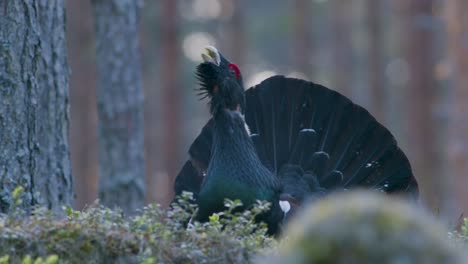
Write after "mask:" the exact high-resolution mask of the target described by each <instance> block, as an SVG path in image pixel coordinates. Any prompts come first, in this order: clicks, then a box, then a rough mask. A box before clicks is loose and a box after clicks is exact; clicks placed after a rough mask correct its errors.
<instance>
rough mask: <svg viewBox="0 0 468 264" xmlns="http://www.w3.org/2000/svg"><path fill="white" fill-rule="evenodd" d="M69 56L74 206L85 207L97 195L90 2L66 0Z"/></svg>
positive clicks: (96, 142)
mask: <svg viewBox="0 0 468 264" xmlns="http://www.w3.org/2000/svg"><path fill="white" fill-rule="evenodd" d="M67 18H68V19H67V23H68V33H67V39H68V47H69V49H68V50H69V57H70V67H71V68H72V75H71V76H70V105H71V113H70V114H71V118H70V144H71V147H70V148H71V159H72V169H73V175H74V178H75V191H76V200H75V203H74V205H75V208H77V209H82V208H83V207H84V206H85V205H87V204H90V203H92V202H93V201H94V200H96V198H97V182H98V154H97V153H98V147H97V145H98V141H97V109H96V108H97V104H96V65H95V53H93V52H89V51H90V50H92V48H94V35H93V23H92V13H91V3H90V2H88V1H68V2H67Z"/></svg>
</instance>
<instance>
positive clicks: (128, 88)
mask: <svg viewBox="0 0 468 264" xmlns="http://www.w3.org/2000/svg"><path fill="white" fill-rule="evenodd" d="M92 5H93V10H94V24H95V28H96V48H97V70H98V76H99V82H98V86H97V102H98V116H99V122H98V127H99V173H100V174H99V199H100V200H101V202H102V203H103V204H104V205H106V206H109V207H114V206H118V207H120V208H121V209H122V210H123V211H124V212H126V213H132V212H134V211H135V210H136V209H137V208H140V207H142V206H143V204H144V198H145V185H144V168H145V167H144V159H143V156H144V148H143V146H144V144H143V140H144V138H143V135H144V133H143V131H144V126H143V125H144V123H143V84H142V77H141V66H140V52H139V36H138V25H139V12H140V7H141V3H140V1H134V0H93V1H92Z"/></svg>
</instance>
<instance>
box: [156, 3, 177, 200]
mask: <svg viewBox="0 0 468 264" xmlns="http://www.w3.org/2000/svg"><path fill="white" fill-rule="evenodd" d="M161 8H162V15H161V20H160V24H161V35H162V43H161V48H162V50H161V51H162V53H161V60H162V61H163V62H164V66H163V67H161V74H162V75H161V79H162V89H163V101H162V103H163V116H164V131H163V133H164V134H163V138H164V142H163V157H164V158H163V159H164V169H165V170H166V172H167V174H166V175H164V174H162V175H161V176H166V177H168V180H167V184H168V186H167V187H166V188H167V190H171V193H169V194H168V196H167V200H165V201H162V203H163V204H164V205H166V204H168V202H169V201H170V199H172V196H173V193H172V189H173V188H172V186H173V184H174V180H175V177H176V175H177V173H178V169H179V168H178V165H179V163H178V161H177V160H178V158H179V155H180V154H179V149H180V141H181V128H182V121H181V113H180V109H181V103H180V102H181V100H182V97H181V92H180V87H179V77H178V72H179V71H178V68H179V63H178V62H179V45H178V21H179V19H178V14H177V1H174V0H163V1H162V2H161Z"/></svg>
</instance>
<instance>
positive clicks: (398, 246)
mask: <svg viewBox="0 0 468 264" xmlns="http://www.w3.org/2000/svg"><path fill="white" fill-rule="evenodd" d="M410 203H411V202H409V201H400V200H397V199H395V198H390V197H388V196H384V195H380V194H376V193H370V192H350V193H342V194H337V195H332V196H330V197H329V198H326V199H324V200H323V201H320V202H318V203H315V204H313V205H311V206H310V207H309V208H307V209H306V210H304V211H303V212H302V213H301V214H300V215H299V216H298V217H297V218H296V219H295V220H294V221H292V222H291V223H290V225H289V226H288V228H287V230H286V231H285V234H286V237H285V240H284V241H283V244H282V245H281V246H280V249H279V252H278V255H277V256H271V257H269V258H268V260H263V263H269V264H272V263H292V264H294V263H316V264H321V263H333V264H341V263H343V264H354V263H355V264H358V263H359V264H365V263H379V264H386V263H388V264H413V263H414V264H419V263H425V264H431V263H434V264H456V263H460V264H461V263H468V261H467V262H464V261H462V260H461V256H460V253H459V252H458V251H456V250H455V249H454V248H452V247H451V243H449V242H448V241H447V240H448V238H447V232H446V231H444V229H443V228H442V227H441V226H440V225H438V224H437V223H435V221H433V220H431V217H430V216H428V215H426V214H425V213H423V212H422V211H421V210H420V209H418V208H417V207H416V206H412V205H410Z"/></svg>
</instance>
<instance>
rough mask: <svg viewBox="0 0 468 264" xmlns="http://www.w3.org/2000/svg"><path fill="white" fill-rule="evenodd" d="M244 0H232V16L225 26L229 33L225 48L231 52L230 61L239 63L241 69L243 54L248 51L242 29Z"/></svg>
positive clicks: (243, 59) (243, 61)
mask: <svg viewBox="0 0 468 264" xmlns="http://www.w3.org/2000/svg"><path fill="white" fill-rule="evenodd" d="M244 2H245V0H237V1H232V5H233V13H232V18H231V20H230V21H229V22H228V24H227V27H226V30H227V32H229V35H228V36H227V38H228V39H229V42H228V44H229V46H228V49H227V50H229V51H230V53H231V54H232V57H231V58H232V61H234V62H235V63H236V64H237V65H239V67H241V69H242V66H243V65H244V63H245V56H246V54H247V53H248V51H247V47H246V42H245V30H244V21H245V20H244V16H243V15H244V11H245V10H244V8H245V3H244Z"/></svg>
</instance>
